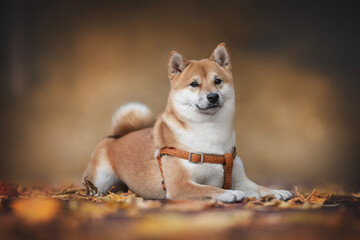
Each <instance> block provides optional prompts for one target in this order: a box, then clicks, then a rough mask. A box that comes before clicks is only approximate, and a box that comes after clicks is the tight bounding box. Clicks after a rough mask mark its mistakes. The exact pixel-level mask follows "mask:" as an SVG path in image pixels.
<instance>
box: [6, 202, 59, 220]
mask: <svg viewBox="0 0 360 240" xmlns="http://www.w3.org/2000/svg"><path fill="white" fill-rule="evenodd" d="M12 208H13V210H14V213H15V215H16V216H18V217H19V218H21V219H23V220H25V221H26V222H28V223H34V224H36V223H43V222H47V221H50V220H52V219H53V218H54V217H55V216H56V214H57V213H58V211H59V208H60V202H59V201H57V200H55V199H51V198H32V199H26V200H18V201H16V202H14V203H13V204H12Z"/></svg>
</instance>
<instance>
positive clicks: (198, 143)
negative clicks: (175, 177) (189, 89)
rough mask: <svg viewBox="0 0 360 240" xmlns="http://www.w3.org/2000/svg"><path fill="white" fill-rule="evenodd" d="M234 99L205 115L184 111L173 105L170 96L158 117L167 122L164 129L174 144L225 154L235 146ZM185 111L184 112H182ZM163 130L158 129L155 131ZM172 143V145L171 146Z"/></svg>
mask: <svg viewBox="0 0 360 240" xmlns="http://www.w3.org/2000/svg"><path fill="white" fill-rule="evenodd" d="M234 108H235V102H234V101H229V102H228V103H227V104H226V105H224V106H223V107H222V108H221V109H220V110H219V111H218V112H217V113H216V114H214V115H213V116H208V115H205V114H202V113H199V112H195V111H193V110H192V111H191V112H189V111H185V109H182V107H181V106H180V107H179V106H176V107H175V106H174V105H173V104H172V102H171V100H169V102H168V105H167V107H166V109H165V111H164V113H163V114H162V115H161V117H160V118H159V120H158V121H162V124H165V125H166V128H167V129H166V131H168V132H169V131H170V132H171V135H172V136H173V140H172V143H169V144H172V145H174V146H173V147H182V148H184V147H185V148H187V149H184V150H189V151H195V152H202V153H209V154H225V153H228V152H231V151H232V149H233V147H234V146H235V131H234V128H233V117H234ZM184 113H185V114H184ZM162 130H163V131H164V128H163V129H158V130H157V131H162ZM170 147H171V146H170Z"/></svg>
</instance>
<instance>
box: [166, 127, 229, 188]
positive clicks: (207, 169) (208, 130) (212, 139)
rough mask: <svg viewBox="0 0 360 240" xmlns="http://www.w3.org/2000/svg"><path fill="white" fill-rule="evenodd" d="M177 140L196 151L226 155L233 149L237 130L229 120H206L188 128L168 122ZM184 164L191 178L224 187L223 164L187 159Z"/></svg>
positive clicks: (198, 181)
mask: <svg viewBox="0 0 360 240" xmlns="http://www.w3.org/2000/svg"><path fill="white" fill-rule="evenodd" d="M167 124H168V126H169V127H170V128H171V130H172V132H173V133H174V134H175V136H176V138H177V140H178V141H179V142H180V143H181V144H182V145H185V146H187V147H188V148H189V149H192V151H194V152H198V153H205V154H217V155H224V154H225V153H229V152H232V151H233V148H234V146H235V131H234V129H233V128H232V124H231V121H229V122H222V123H219V122H204V123H191V124H187V127H186V129H184V128H179V127H178V126H176V125H174V124H173V123H172V122H171V121H169V122H167ZM182 164H183V166H184V167H185V168H186V169H188V171H189V172H190V174H191V180H192V181H194V182H196V183H199V184H205V185H212V186H216V187H220V188H221V187H223V183H224V168H223V165H221V164H210V163H204V164H202V165H200V164H194V163H189V162H188V161H186V160H183V161H182Z"/></svg>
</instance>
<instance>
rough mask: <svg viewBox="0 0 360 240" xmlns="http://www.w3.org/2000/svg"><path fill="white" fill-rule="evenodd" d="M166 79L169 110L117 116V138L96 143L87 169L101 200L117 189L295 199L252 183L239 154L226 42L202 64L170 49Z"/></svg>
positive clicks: (130, 108) (128, 110)
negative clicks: (156, 113)
mask: <svg viewBox="0 0 360 240" xmlns="http://www.w3.org/2000/svg"><path fill="white" fill-rule="evenodd" d="M168 76H169V79H170V86H171V87H170V93H169V97H168V102H167V106H166V108H165V110H164V112H163V113H162V114H161V115H160V116H159V117H158V118H157V120H156V122H155V124H154V125H153V117H152V114H151V111H150V110H149V109H148V107H146V106H145V105H143V104H140V103H128V104H126V105H124V106H122V107H120V108H119V109H118V110H117V111H116V112H115V114H114V116H113V120H112V127H113V130H112V135H111V136H110V137H108V138H106V139H104V140H102V141H101V142H100V143H99V144H98V146H97V147H96V148H95V150H94V152H93V154H92V158H91V161H90V163H89V165H88V167H87V169H86V170H85V172H84V178H85V179H88V180H89V181H91V182H92V183H93V184H94V185H95V186H96V188H97V190H98V192H97V193H96V194H97V195H102V194H106V193H107V191H108V190H109V189H110V188H111V187H112V186H117V187H119V188H129V189H131V191H133V192H134V193H136V194H137V195H139V196H141V197H143V198H146V199H165V198H168V199H214V200H218V201H223V202H237V201H241V200H243V199H244V198H247V197H255V198H260V197H265V196H268V195H272V196H273V197H275V198H277V199H282V200H287V199H289V198H291V196H292V195H291V193H290V192H288V191H285V190H273V189H269V188H266V187H262V186H259V185H257V184H255V183H254V182H252V181H250V180H249V179H248V178H247V176H246V174H245V170H244V166H243V163H242V161H241V159H240V158H239V157H238V156H236V154H235V151H234V149H235V137H236V136H235V131H234V128H233V118H234V111H235V92H234V84H233V76H232V73H231V61H230V53H229V51H228V48H227V47H226V45H225V43H221V44H219V45H218V46H217V47H216V48H215V50H214V51H213V53H212V55H211V56H210V58H208V59H202V60H190V61H187V60H186V59H185V58H184V57H183V56H182V55H181V54H179V53H177V52H175V51H172V52H171V53H170V56H169V60H168ZM164 149H165V150H164ZM166 150H169V151H174V150H175V151H176V153H174V154H172V153H171V152H170V153H169V152H166ZM177 154H182V155H183V156H184V157H181V156H180V155H177ZM194 156H195V157H194ZM185 159H186V160H185ZM195 160H196V161H195ZM212 160H214V162H211V161H212ZM215 160H216V161H217V162H216V161H215ZM207 161H210V162H207ZM221 161H222V162H223V164H219V162H221ZM224 164H225V165H224ZM225 185H227V186H228V187H227V189H224V186H225Z"/></svg>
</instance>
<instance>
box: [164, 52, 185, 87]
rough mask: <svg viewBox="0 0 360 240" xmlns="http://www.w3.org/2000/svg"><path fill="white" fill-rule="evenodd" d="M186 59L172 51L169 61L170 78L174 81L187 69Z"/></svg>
mask: <svg viewBox="0 0 360 240" xmlns="http://www.w3.org/2000/svg"><path fill="white" fill-rule="evenodd" d="M186 64H187V62H186V59H185V58H184V57H183V56H181V54H180V53H178V52H176V51H171V52H170V55H169V61H168V76H169V79H170V80H172V79H173V78H174V77H176V76H177V75H179V74H180V73H181V72H182V71H183V70H184V68H185V67H186Z"/></svg>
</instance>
